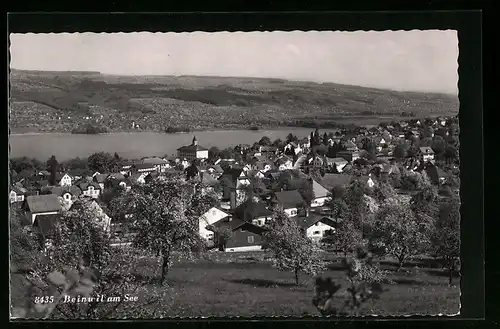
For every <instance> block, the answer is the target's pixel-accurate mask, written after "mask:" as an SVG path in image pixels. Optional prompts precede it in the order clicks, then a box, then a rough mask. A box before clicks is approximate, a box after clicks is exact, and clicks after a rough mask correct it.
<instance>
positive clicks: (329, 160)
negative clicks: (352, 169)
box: [326, 157, 348, 164]
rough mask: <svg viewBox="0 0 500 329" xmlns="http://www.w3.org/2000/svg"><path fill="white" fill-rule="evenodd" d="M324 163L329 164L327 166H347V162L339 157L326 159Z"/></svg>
mask: <svg viewBox="0 0 500 329" xmlns="http://www.w3.org/2000/svg"><path fill="white" fill-rule="evenodd" d="M326 162H327V163H329V164H333V163H335V164H347V163H348V161H347V160H346V159H344V158H339V157H336V158H328V157H327V158H326Z"/></svg>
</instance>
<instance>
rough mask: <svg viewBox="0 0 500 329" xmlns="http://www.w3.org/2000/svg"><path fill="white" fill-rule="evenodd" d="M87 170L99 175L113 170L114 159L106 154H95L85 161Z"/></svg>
mask: <svg viewBox="0 0 500 329" xmlns="http://www.w3.org/2000/svg"><path fill="white" fill-rule="evenodd" d="M87 162H88V164H89V168H90V169H91V170H92V171H98V172H100V173H105V172H110V171H111V170H112V169H113V166H114V163H115V158H114V157H113V156H112V155H111V154H109V153H106V152H97V153H94V154H92V155H90V156H89V157H88V159H87Z"/></svg>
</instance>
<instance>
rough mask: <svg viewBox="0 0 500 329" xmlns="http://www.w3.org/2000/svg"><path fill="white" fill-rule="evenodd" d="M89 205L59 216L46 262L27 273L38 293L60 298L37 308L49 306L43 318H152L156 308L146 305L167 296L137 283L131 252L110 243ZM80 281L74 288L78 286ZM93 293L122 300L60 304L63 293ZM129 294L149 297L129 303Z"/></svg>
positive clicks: (34, 292) (155, 302) (46, 252)
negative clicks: (127, 296) (124, 297)
mask: <svg viewBox="0 0 500 329" xmlns="http://www.w3.org/2000/svg"><path fill="white" fill-rule="evenodd" d="M76 204H77V203H75V205H76ZM90 205H91V204H90V203H88V202H83V201H79V203H78V207H76V209H73V208H72V209H71V210H69V211H64V212H63V213H62V214H61V218H60V219H59V220H58V221H56V222H55V228H54V230H53V237H52V239H51V243H50V244H45V257H44V258H43V262H40V263H39V264H38V266H37V267H36V270H35V271H33V273H31V274H30V275H29V276H28V277H27V279H28V280H29V282H31V284H32V288H33V289H34V290H33V292H32V293H33V294H34V295H35V296H36V295H38V296H40V290H42V294H45V295H47V296H51V295H52V296H57V299H56V300H55V301H54V303H49V304H41V305H40V304H39V305H38V308H44V307H48V308H49V309H48V311H47V314H46V315H45V317H47V318H48V317H51V318H56V319H57V318H62V319H79V318H86V319H103V318H113V317H119V316H125V317H138V316H141V315H150V316H154V315H155V313H156V312H155V311H153V312H150V311H149V310H146V309H145V308H146V306H148V305H150V304H156V309H157V308H158V306H159V303H161V302H163V294H162V293H160V295H158V293H157V292H154V291H151V292H149V294H148V292H147V285H146V284H144V283H140V282H137V280H136V279H135V278H134V275H133V274H134V271H135V269H136V268H135V258H136V255H135V254H134V252H133V250H131V249H123V248H116V247H112V246H111V245H110V235H109V233H108V232H107V230H106V226H105V225H103V224H105V223H103V222H100V221H99V220H98V219H96V213H95V210H94V209H93V208H92V207H91V206H90ZM54 273H55V274H54ZM63 273H65V275H63ZM47 277H48V280H47V279H46V278H47ZM78 283H80V285H76V287H75V285H74V284H78ZM50 284H52V285H50ZM91 293H93V296H94V297H95V296H97V295H101V296H121V297H122V298H121V299H119V300H114V301H113V302H109V300H108V302H102V301H99V300H96V299H95V298H94V299H93V300H87V302H84V303H64V302H63V303H60V301H61V298H62V297H64V295H68V296H69V297H74V298H77V297H85V298H89V297H90V296H91V295H90V294H91ZM125 294H129V295H137V294H145V295H144V296H147V297H146V298H144V299H143V300H141V301H139V302H137V303H126V301H125V300H124V299H123V296H125ZM64 298H66V297H64ZM30 300H31V301H32V300H33V299H32V298H30ZM152 306H154V305H152ZM35 308H37V306H36V305H35Z"/></svg>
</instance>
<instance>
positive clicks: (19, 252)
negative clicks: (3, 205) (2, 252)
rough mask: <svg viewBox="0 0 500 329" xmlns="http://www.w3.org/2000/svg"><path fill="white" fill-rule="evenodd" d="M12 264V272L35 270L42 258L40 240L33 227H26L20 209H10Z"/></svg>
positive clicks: (10, 251) (10, 252)
mask: <svg viewBox="0 0 500 329" xmlns="http://www.w3.org/2000/svg"><path fill="white" fill-rule="evenodd" d="M9 215H10V216H9V222H10V232H9V241H10V250H9V254H10V264H11V271H12V272H16V271H18V270H20V271H30V270H33V269H34V267H35V264H36V261H37V259H39V257H41V255H42V254H41V252H40V247H41V245H40V239H39V236H38V235H37V233H36V232H35V230H34V229H33V226H32V225H24V224H25V222H24V221H23V219H22V216H23V214H22V213H21V211H20V209H17V208H14V207H10V213H9Z"/></svg>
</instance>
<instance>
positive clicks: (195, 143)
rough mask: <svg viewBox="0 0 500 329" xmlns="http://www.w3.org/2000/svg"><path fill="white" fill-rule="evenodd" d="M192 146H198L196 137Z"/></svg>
mask: <svg viewBox="0 0 500 329" xmlns="http://www.w3.org/2000/svg"><path fill="white" fill-rule="evenodd" d="M192 145H195V146H196V145H198V140H197V139H196V136H194V137H193V144H192Z"/></svg>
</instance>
